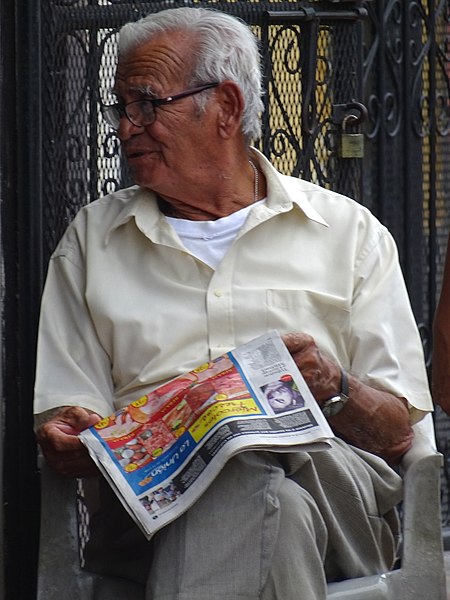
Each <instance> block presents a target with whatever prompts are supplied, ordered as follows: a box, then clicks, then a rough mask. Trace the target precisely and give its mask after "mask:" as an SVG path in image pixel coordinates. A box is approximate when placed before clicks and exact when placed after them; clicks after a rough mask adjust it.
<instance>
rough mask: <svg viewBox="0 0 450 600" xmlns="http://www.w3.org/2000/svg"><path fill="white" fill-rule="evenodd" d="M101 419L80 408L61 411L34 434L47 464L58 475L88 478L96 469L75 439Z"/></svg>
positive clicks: (71, 407) (85, 451)
mask: <svg viewBox="0 0 450 600" xmlns="http://www.w3.org/2000/svg"><path fill="white" fill-rule="evenodd" d="M98 421H100V417H99V416H98V415H96V414H95V413H91V412H89V411H88V410H86V409H84V408H81V407H79V406H69V407H66V408H62V409H61V411H60V412H58V413H57V414H56V415H54V416H53V417H52V418H51V419H49V420H48V421H47V422H46V423H44V424H43V425H41V426H40V427H39V428H38V430H37V431H36V438H37V441H38V443H39V445H40V447H41V449H42V452H43V454H44V456H45V458H46V460H47V462H48V463H49V465H50V466H51V467H52V468H53V469H55V471H57V472H58V473H60V474H61V475H65V476H67V477H88V476H90V475H95V474H96V473H97V472H98V471H97V467H96V466H95V464H94V462H93V461H92V459H91V458H90V456H89V453H88V451H87V449H86V448H85V446H83V444H82V443H81V441H80V440H79V438H78V437H77V436H78V434H79V433H80V431H83V429H87V428H88V427H91V426H92V425H95V424H96V423H98Z"/></svg>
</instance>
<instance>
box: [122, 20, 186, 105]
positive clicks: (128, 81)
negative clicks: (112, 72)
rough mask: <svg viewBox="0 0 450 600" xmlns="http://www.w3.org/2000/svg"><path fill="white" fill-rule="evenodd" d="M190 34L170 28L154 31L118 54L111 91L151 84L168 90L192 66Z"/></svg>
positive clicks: (183, 77) (162, 90)
mask: <svg viewBox="0 0 450 600" xmlns="http://www.w3.org/2000/svg"><path fill="white" fill-rule="evenodd" d="M194 47H195V44H194V40H193V36H192V35H187V34H186V33H184V32H180V31H173V32H170V33H163V34H158V35H155V36H154V37H153V38H152V39H151V40H150V41H148V42H144V43H143V44H140V45H139V46H136V47H135V48H133V49H132V50H130V51H128V52H127V53H126V54H124V55H121V56H120V57H119V61H118V63H117V70H116V76H115V84H114V91H115V92H116V93H124V92H126V91H128V90H133V89H139V88H142V87H150V88H151V89H152V90H153V91H154V92H155V93H160V92H164V91H168V92H171V91H172V89H173V86H174V85H175V84H176V85H180V84H182V83H184V82H186V81H187V80H188V79H189V77H190V75H191V73H192V69H193V66H194Z"/></svg>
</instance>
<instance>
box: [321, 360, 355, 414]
mask: <svg viewBox="0 0 450 600" xmlns="http://www.w3.org/2000/svg"><path fill="white" fill-rule="evenodd" d="M348 398H349V385H348V375H347V372H346V371H345V370H344V369H342V368H341V389H340V391H339V394H338V395H336V396H332V397H331V398H329V399H328V400H326V401H325V402H324V403H323V405H322V412H323V414H324V415H325V417H327V418H329V417H334V416H335V415H337V414H338V413H339V412H341V410H342V409H343V408H344V406H345V405H346V403H347V401H348Z"/></svg>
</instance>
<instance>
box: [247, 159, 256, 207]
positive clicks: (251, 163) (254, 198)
mask: <svg viewBox="0 0 450 600" xmlns="http://www.w3.org/2000/svg"><path fill="white" fill-rule="evenodd" d="M248 162H249V163H250V165H251V167H252V169H253V173H254V174H255V185H254V188H253V202H256V201H257V200H258V196H259V172H258V169H257V168H256V165H255V163H254V162H253V161H252V160H250V159H249V161H248Z"/></svg>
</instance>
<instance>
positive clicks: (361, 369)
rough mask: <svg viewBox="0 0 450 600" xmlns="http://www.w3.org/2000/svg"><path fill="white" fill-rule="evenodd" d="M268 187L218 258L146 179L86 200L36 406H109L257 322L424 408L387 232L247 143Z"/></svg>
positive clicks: (48, 337)
mask: <svg viewBox="0 0 450 600" xmlns="http://www.w3.org/2000/svg"><path fill="white" fill-rule="evenodd" d="M255 158H256V159H257V161H258V163H259V166H260V168H261V169H262V171H263V172H264V175H265V177H266V179H267V190H268V192H267V200H266V203H265V204H262V205H261V204H260V205H257V206H254V207H253V208H252V210H251V212H250V213H249V215H248V217H247V219H246V221H245V223H244V225H243V227H242V228H241V229H240V231H239V233H238V235H237V237H236V239H235V240H234V242H233V243H232V245H231V247H230V248H229V250H228V252H227V253H226V255H225V257H224V259H223V260H222V261H221V262H220V264H219V265H218V267H217V269H216V270H213V269H212V268H211V267H209V266H208V265H206V264H205V263H203V262H202V261H201V260H199V259H198V258H196V257H195V256H193V255H192V254H191V253H190V252H189V251H188V250H187V249H186V248H185V247H184V246H183V245H182V243H181V241H180V239H179V238H178V236H177V234H176V232H175V231H174V229H173V228H172V226H171V225H170V224H169V223H168V221H167V220H166V218H165V216H164V215H163V214H162V213H161V212H160V211H159V209H158V206H157V202H156V198H155V196H154V194H153V193H151V192H150V191H148V190H145V189H141V188H139V187H131V188H128V189H125V190H122V191H119V192H115V193H113V194H110V195H108V196H106V197H104V198H101V199H100V200H97V201H96V202H93V203H92V204H90V205H88V206H86V207H84V208H82V209H81V210H80V211H79V213H78V215H77V216H76V218H75V219H74V221H73V222H72V223H71V225H70V226H69V227H68V229H67V231H66V233H65V235H64V236H63V238H62V240H61V242H60V243H59V245H58V247H57V249H56V251H55V252H54V254H53V256H52V258H51V260H50V264H49V270H48V276H47V281H46V285H45V290H44V294H43V298H42V310H41V320H40V328H39V340H38V354H37V375H36V388H35V413H37V414H39V413H42V412H44V411H47V410H50V409H54V408H56V407H59V406H72V405H80V406H84V407H85V408H88V409H91V410H93V411H95V412H96V413H98V414H99V415H101V416H106V415H108V414H110V413H112V412H114V411H115V410H117V409H118V408H120V407H122V406H123V405H125V404H128V403H129V402H131V401H133V400H136V399H137V398H139V397H140V396H142V395H143V394H144V393H146V392H147V391H150V390H151V389H153V388H155V387H156V386H158V385H159V384H161V383H163V382H165V381H167V380H168V379H171V378H173V377H175V376H177V375H180V374H182V373H184V372H186V371H188V370H190V369H193V368H195V367H196V366H198V365H199V364H201V363H203V362H204V361H206V360H209V359H211V358H214V357H216V356H218V355H220V354H223V353H224V352H226V351H228V350H230V349H232V348H234V347H236V346H238V345H240V344H242V343H244V342H247V341H248V340H250V339H252V338H254V337H256V336H258V335H260V334H261V333H263V332H264V331H266V330H268V329H277V330H278V331H279V332H280V333H284V332H288V331H304V332H307V333H309V334H310V335H312V336H313V337H314V338H315V340H316V342H317V344H318V346H319V347H320V348H321V350H322V351H323V352H325V353H327V354H328V355H329V356H330V357H332V358H333V359H335V360H336V361H337V362H338V363H339V364H341V366H343V367H344V368H345V369H347V370H349V371H351V372H352V373H353V374H354V375H356V376H357V377H359V378H360V379H361V380H362V381H364V382H365V383H367V384H369V385H371V386H374V387H378V388H382V389H385V390H387V391H390V392H392V393H393V394H395V395H397V396H401V397H405V398H407V400H408V402H409V404H410V407H411V411H410V412H411V418H412V421H416V420H418V419H419V418H420V417H421V416H422V415H423V412H422V411H429V410H431V409H432V402H431V398H430V394H429V390H428V384H427V376H426V371H425V366H424V360H423V353H422V346H421V341H420V337H419V334H418V331H417V327H416V324H415V321H414V318H413V315H412V312H411V308H410V304H409V300H408V296H407V293H406V289H405V285H404V281H403V277H402V273H401V270H400V266H399V262H398V257H397V250H396V246H395V243H394V241H393V239H392V237H391V235H390V234H389V232H388V231H387V229H386V228H385V227H384V226H383V225H381V224H380V223H379V221H377V220H376V219H375V218H374V217H373V216H372V215H371V213H370V212H369V211H368V210H367V209H366V208H364V207H363V206H361V205H359V204H358V203H356V202H354V201H353V200H350V199H349V198H346V197H344V196H341V195H339V194H336V193H334V192H331V191H327V190H325V189H323V188H321V187H318V186H316V185H314V184H311V183H308V182H306V181H302V180H301V179H296V178H291V177H287V176H284V175H281V174H280V173H278V172H277V171H276V170H275V169H274V168H273V167H272V166H271V165H270V163H269V162H268V161H267V160H266V159H265V158H264V157H263V156H262V155H261V154H259V153H256V152H255Z"/></svg>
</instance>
